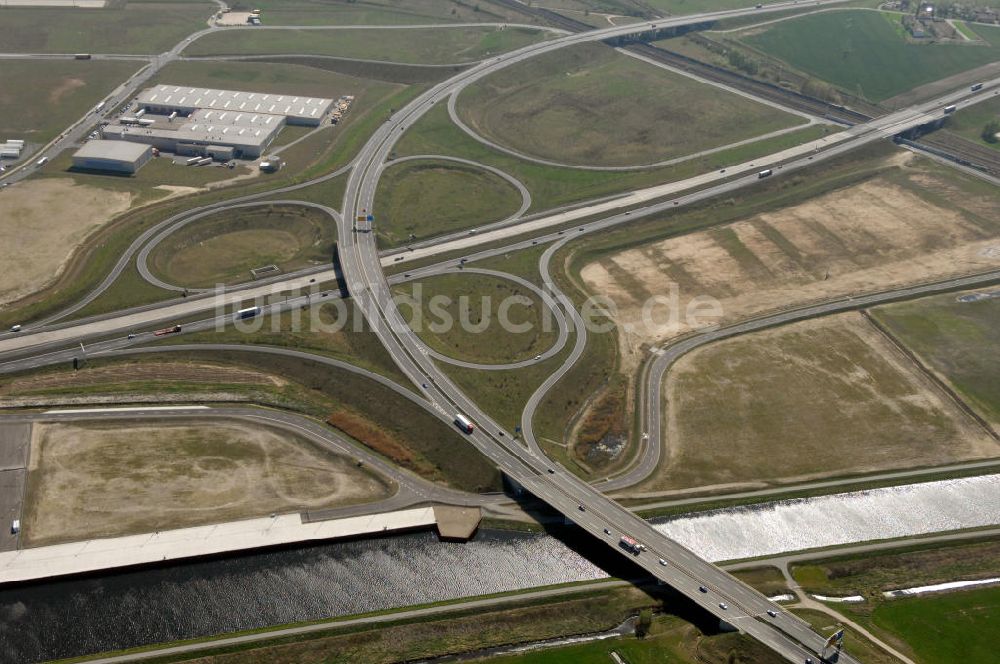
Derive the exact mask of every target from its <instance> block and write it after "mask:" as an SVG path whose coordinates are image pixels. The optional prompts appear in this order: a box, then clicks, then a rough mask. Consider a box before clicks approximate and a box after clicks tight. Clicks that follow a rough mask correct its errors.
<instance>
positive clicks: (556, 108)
mask: <svg viewBox="0 0 1000 664" xmlns="http://www.w3.org/2000/svg"><path fill="white" fill-rule="evenodd" d="M638 99H642V103H637V102H636V100H638ZM458 112H459V115H460V117H461V118H462V120H463V122H465V123H466V124H467V125H468V126H469V127H470V128H471V129H473V130H474V131H476V132H478V133H480V134H481V135H482V136H484V137H485V138H487V139H490V140H493V141H495V142H496V143H498V144H499V145H502V146H505V147H508V148H512V149H514V150H517V151H519V152H521V153H523V154H526V155H530V156H533V157H540V158H544V159H549V160H553V161H555V162H557V163H567V164H577V165H597V166H636V165H646V164H652V163H657V162H660V161H664V160H668V159H671V158H675V157H683V156H685V155H690V154H692V153H696V152H699V151H701V150H706V149H710V148H716V147H719V146H723V145H727V144H729V143H733V142H736V141H741V140H745V139H748V138H752V137H754V136H760V135H762V134H766V133H769V132H773V131H776V130H779V129H784V128H788V127H793V126H796V125H799V124H802V123H803V122H805V121H804V120H803V119H802V118H800V117H797V116H793V115H789V114H786V113H783V112H780V111H776V110H775V109H773V108H771V107H768V106H764V105H762V104H758V103H756V102H753V101H749V100H747V99H745V98H743V97H739V96H737V95H734V94H731V93H728V92H723V91H720V90H718V89H717V88H714V87H712V86H709V85H705V84H702V83H698V82H696V81H692V80H691V79H688V78H686V77H683V76H680V75H678V74H673V73H671V72H668V71H666V70H664V69H661V68H658V67H656V66H654V65H651V64H648V63H645V62H642V61H639V60H636V59H634V58H631V57H629V56H626V55H623V54H621V53H618V52H616V51H614V50H613V49H611V48H609V47H607V46H603V45H598V44H586V45H580V46H574V47H569V48H564V49H560V50H558V51H556V52H554V53H551V54H546V55H543V56H539V57H537V58H533V59H531V60H529V61H526V62H523V63H519V64H516V65H512V66H510V67H508V68H506V69H504V70H502V71H499V72H497V73H495V74H492V75H490V76H488V77H486V78H485V79H483V80H481V81H478V82H476V83H474V84H472V85H470V86H469V87H468V88H466V89H465V90H464V91H463V92H462V94H461V96H460V97H459V100H458ZM734 118H738V119H739V120H738V122H737V121H734V120H733V119H734Z"/></svg>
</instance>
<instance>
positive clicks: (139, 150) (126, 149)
mask: <svg viewBox="0 0 1000 664" xmlns="http://www.w3.org/2000/svg"><path fill="white" fill-rule="evenodd" d="M152 153H153V148H152V147H151V146H149V145H140V144H139V143H130V142H127V141H88V142H87V143H85V144H84V146H83V147H82V148H80V149H79V150H77V151H76V154H74V155H73V167H74V168H81V169H86V170H91V171H110V172H112V173H135V172H136V171H138V170H139V169H140V168H142V167H143V165H144V164H145V163H146V162H147V161H149V159H150V157H151V156H152Z"/></svg>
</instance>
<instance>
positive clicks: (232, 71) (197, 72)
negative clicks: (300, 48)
mask: <svg viewBox="0 0 1000 664" xmlns="http://www.w3.org/2000/svg"><path fill="white" fill-rule="evenodd" d="M160 83H167V84H170V83H173V84H175V85H176V84H181V85H190V86H193V87H197V86H203V87H209V88H222V89H224V90H252V91H254V92H268V93H272V94H286V95H307V96H312V97H332V98H334V99H336V98H337V97H339V96H341V95H354V96H355V100H354V102H353V103H352V104H351V111H350V113H349V114H348V116H347V117H351V115H354V114H355V113H356V112H357V111H358V106H359V105H363V104H365V103H366V102H367V103H369V104H370V103H371V100H372V98H375V99H377V98H379V97H381V96H382V95H384V94H386V93H387V92H388V91H390V90H399V89H401V87H402V86H399V85H392V84H389V83H385V82H382V81H376V80H368V79H364V78H359V77H356V76H349V75H347V74H338V73H337V72H332V71H324V70H321V69H317V68H315V67H308V66H304V65H294V64H270V63H259V62H252V63H251V62H184V61H179V62H172V63H170V64H169V65H167V66H166V67H164V68H163V69H161V70H160V71H159V73H158V74H157V75H156V76H155V77H154V78H153V79H151V80H150V83H149V85H150V86H153V85H157V84H160ZM366 97H367V99H366Z"/></svg>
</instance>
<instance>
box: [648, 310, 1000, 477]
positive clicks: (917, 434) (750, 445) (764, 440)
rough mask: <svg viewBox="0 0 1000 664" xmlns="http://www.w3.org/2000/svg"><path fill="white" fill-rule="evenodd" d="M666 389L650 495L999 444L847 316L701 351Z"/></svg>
mask: <svg viewBox="0 0 1000 664" xmlns="http://www.w3.org/2000/svg"><path fill="white" fill-rule="evenodd" d="M666 388H667V389H666V394H667V409H666V414H665V420H666V422H665V424H666V427H665V429H666V440H665V446H666V457H665V461H664V462H663V463H662V464H661V466H660V468H659V469H658V472H657V474H656V475H654V477H653V478H652V479H651V480H650V482H649V483H648V485H647V487H648V488H651V489H652V488H656V489H677V488H688V487H700V486H709V485H747V484H757V483H761V482H767V481H779V480H784V481H788V480H793V479H795V480H800V479H806V478H814V477H822V476H831V475H838V474H845V473H861V472H869V471H875V470H884V469H891V468H911V467H920V466H934V465H940V464H946V463H952V462H957V461H964V460H968V459H979V458H985V457H995V456H998V455H1000V444H997V442H996V441H995V440H994V439H993V438H992V437H990V436H989V435H988V434H987V433H986V432H985V431H983V430H982V429H981V428H980V427H979V426H978V425H977V424H975V423H974V422H973V421H972V420H971V418H969V417H968V416H966V415H965V414H964V413H963V412H962V411H961V410H959V408H958V406H956V405H955V403H954V402H952V401H951V400H950V399H949V398H948V397H947V396H946V395H945V394H944V393H943V392H941V391H940V390H939V389H938V388H937V387H936V386H935V385H934V384H933V383H932V382H930V380H929V379H927V378H926V377H925V376H924V375H923V374H921V373H920V372H919V370H917V368H916V367H915V366H914V365H913V364H912V362H911V361H910V360H909V359H908V358H906V357H905V356H904V355H903V354H902V353H900V352H899V351H898V350H897V349H896V348H895V347H894V346H893V345H892V344H891V342H889V341H888V340H887V339H885V338H884V337H883V336H882V335H881V334H880V333H879V332H878V331H877V330H876V329H875V328H874V327H873V326H872V325H871V324H870V323H869V322H868V321H866V320H865V319H864V318H863V317H862V316H861V314H857V313H849V314H843V315H840V316H834V317H828V318H822V319H815V320H810V321H806V322H803V323H797V324H795V325H790V326H787V327H783V328H778V329H774V330H768V331H765V332H760V333H755V334H752V335H747V336H743V337H738V338H735V339H731V340H728V341H723V342H719V343H717V344H712V345H710V346H706V347H704V348H702V349H699V350H697V351H694V352H692V353H691V354H689V355H687V356H685V357H683V358H681V360H680V361H678V363H677V364H676V365H675V366H674V367H673V368H672V369H671V371H670V373H669V374H668V377H667V382H666ZM776 443H780V451H781V458H780V463H777V464H776V463H775V457H774V454H775V452H776V450H777V449H779V448H778V447H776Z"/></svg>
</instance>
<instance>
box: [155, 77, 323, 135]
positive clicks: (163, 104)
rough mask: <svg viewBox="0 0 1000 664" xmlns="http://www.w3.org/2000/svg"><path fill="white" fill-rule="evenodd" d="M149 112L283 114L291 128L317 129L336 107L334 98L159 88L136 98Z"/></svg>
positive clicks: (184, 87) (158, 86)
mask: <svg viewBox="0 0 1000 664" xmlns="http://www.w3.org/2000/svg"><path fill="white" fill-rule="evenodd" d="M136 102H137V103H138V105H139V107H140V108H144V109H146V111H147V112H148V113H156V114H159V115H170V114H171V113H173V112H175V111H176V112H177V113H178V114H181V115H190V114H191V113H193V112H194V111H196V110H198V109H209V110H216V111H237V112H242V113H266V114H268V115H280V116H282V117H283V118H284V119H285V121H286V122H287V123H288V124H290V125H308V126H313V127H315V126H318V125H319V123H320V122H322V121H323V117H324V116H325V115H326V114H327V112H328V111H329V110H330V107H331V106H332V105H333V100H332V99H318V98H314V97H300V96H298V95H275V94H265V93H261V92H235V91H233V90H216V89H213V88H191V87H187V86H178V85H157V86H156V87H153V88H149V89H147V90H143V91H142V92H141V93H140V94H139V96H138V97H137V98H136Z"/></svg>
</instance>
